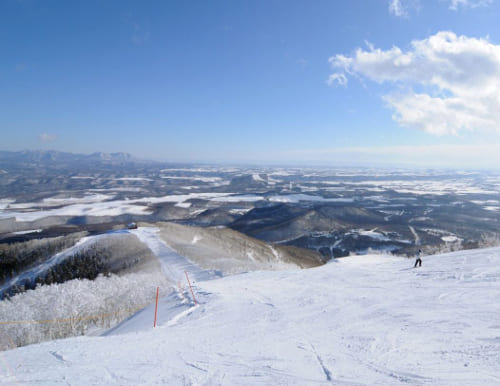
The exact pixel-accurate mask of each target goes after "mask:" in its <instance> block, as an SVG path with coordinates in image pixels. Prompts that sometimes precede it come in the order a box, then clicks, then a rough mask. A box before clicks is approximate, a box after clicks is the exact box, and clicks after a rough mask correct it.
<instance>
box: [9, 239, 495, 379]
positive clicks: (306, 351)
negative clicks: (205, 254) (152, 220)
mask: <svg viewBox="0 0 500 386" xmlns="http://www.w3.org/2000/svg"><path fill="white" fill-rule="evenodd" d="M412 265H413V260H412V259H411V260H410V259H403V258H395V257H388V256H380V255H378V256H374V255H367V256H354V257H347V258H344V259H338V260H336V261H334V262H332V263H330V264H327V265H325V266H322V267H318V268H312V269H307V270H296V271H278V272H276V271H275V272H253V273H246V274H239V275H234V276H228V277H224V278H220V279H216V280H208V281H196V283H195V288H194V290H195V294H196V296H197V298H198V301H199V305H198V306H194V303H193V302H192V301H191V299H190V295H189V292H188V291H187V286H186V283H185V282H184V286H185V288H184V289H183V290H182V291H181V292H179V293H174V294H170V295H169V296H166V297H162V299H161V302H160V308H159V311H158V314H159V327H158V328H156V329H153V328H152V324H153V309H152V308H148V309H145V310H143V311H142V312H140V313H138V314H137V315H136V316H135V317H131V318H130V319H129V320H127V321H125V322H124V323H122V324H121V325H120V326H119V327H117V328H115V329H114V330H113V331H110V332H108V334H107V335H106V336H103V337H80V338H71V339H65V340H59V341H52V342H47V343H43V344H39V345H33V346H27V347H23V348H19V349H16V350H12V351H7V352H3V353H0V383H3V384H9V383H11V384H16V383H37V384H42V385H43V384H45V385H52V384H57V383H70V384H77V385H88V384H106V385H136V384H172V385H191V384H203V385H269V384H273V385H319V384H337V385H399V384H413V385H494V384H499V383H500V309H499V308H498V307H497V306H496V305H497V304H499V301H500V248H493V249H486V250H473V251H462V252H456V253H452V254H447V255H436V256H427V257H424V259H423V266H422V268H420V269H407V268H409V267H411V266H412Z"/></svg>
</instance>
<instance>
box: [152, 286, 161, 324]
mask: <svg viewBox="0 0 500 386" xmlns="http://www.w3.org/2000/svg"><path fill="white" fill-rule="evenodd" d="M159 294H160V287H156V305H155V321H154V323H153V328H156V315H157V314H158V295H159Z"/></svg>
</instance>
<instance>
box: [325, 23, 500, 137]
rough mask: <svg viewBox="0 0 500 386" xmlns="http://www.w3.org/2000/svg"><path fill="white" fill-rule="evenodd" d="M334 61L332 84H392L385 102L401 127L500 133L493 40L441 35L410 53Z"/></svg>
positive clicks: (499, 73)
mask: <svg viewBox="0 0 500 386" xmlns="http://www.w3.org/2000/svg"><path fill="white" fill-rule="evenodd" d="M329 61H330V63H331V65H332V67H333V68H334V69H335V70H336V72H335V73H334V74H332V75H331V76H330V77H332V76H333V77H334V78H333V79H332V81H331V82H329V83H333V82H334V81H335V80H337V81H338V79H342V78H341V75H342V74H343V75H344V76H346V75H357V76H360V77H365V78H368V79H370V80H373V81H375V82H378V83H389V84H391V85H393V87H394V88H395V90H394V91H393V92H391V93H390V94H389V95H386V96H384V100H385V101H386V102H387V103H388V105H389V106H390V108H392V109H393V110H394V114H393V118H394V119H395V120H396V121H397V122H398V123H399V124H401V125H402V126H406V127H412V128H417V129H420V130H424V131H426V132H429V133H432V134H436V135H444V134H458V133H460V132H461V131H472V130H490V131H496V132H499V133H500V45H495V44H493V43H491V42H490V41H489V40H488V39H476V38H469V37H466V36H456V35H455V34H454V33H453V32H438V33H437V34H435V35H432V36H430V37H429V38H427V39H423V40H415V41H413V42H412V43H411V49H409V50H408V51H406V52H405V51H403V50H401V49H400V48H399V47H392V48H390V49H388V50H381V49H375V48H369V49H368V50H366V51H365V50H363V49H360V48H359V49H357V50H356V51H355V52H354V54H353V55H352V56H345V55H335V56H333V57H331V58H330V59H329ZM329 80H330V79H329ZM343 82H344V85H345V84H347V76H346V79H345V81H343ZM339 83H340V82H339ZM414 89H418V90H419V91H418V92H416V91H414Z"/></svg>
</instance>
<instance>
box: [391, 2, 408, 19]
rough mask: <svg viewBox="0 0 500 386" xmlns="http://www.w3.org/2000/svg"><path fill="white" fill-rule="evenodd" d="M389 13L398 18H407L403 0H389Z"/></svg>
mask: <svg viewBox="0 0 500 386" xmlns="http://www.w3.org/2000/svg"><path fill="white" fill-rule="evenodd" d="M389 12H390V13H392V14H393V15H394V16H398V17H403V16H407V13H406V10H405V9H404V8H403V5H402V4H401V0H389Z"/></svg>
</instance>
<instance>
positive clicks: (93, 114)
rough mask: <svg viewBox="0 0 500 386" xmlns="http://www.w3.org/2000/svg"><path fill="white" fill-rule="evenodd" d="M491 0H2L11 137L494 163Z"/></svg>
mask: <svg viewBox="0 0 500 386" xmlns="http://www.w3.org/2000/svg"><path fill="white" fill-rule="evenodd" d="M498 20H500V4H499V2H498V1H494V0H490V1H488V0H364V1H361V0H345V1H343V0H338V1H330V0H328V1H326V0H325V1H321V0H317V1H314V2H311V1H291V0H284V1H271V0H266V1H264V0H262V1H236V0H231V1H229V0H228V1H157V2H154V1H50V0H47V1H38V0H18V1H15V0H2V1H0V58H1V60H0V130H1V133H2V142H1V145H0V149H1V150H21V149H55V150H62V151H71V152H79V153H91V152H95V151H104V152H117V151H125V152H129V153H132V154H134V155H136V156H138V157H141V158H149V159H157V160H168V161H183V162H184V161H192V162H199V161H205V162H230V163H234V162H245V163H280V164H290V163H293V164H327V165H330V164H331V165H360V164H363V165H396V166H408V165H416V166H435V167H441V166H456V167H497V165H499V164H500V163H499V161H500V124H499V125H498V126H497V124H496V122H497V120H496V119H497V118H498V119H499V120H498V122H500V113H499V111H500V108H499V109H497V108H498V107H500V91H499V90H500V87H498V89H497V88H496V85H499V86H500V27H499V24H498Z"/></svg>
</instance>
